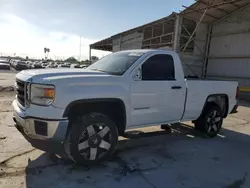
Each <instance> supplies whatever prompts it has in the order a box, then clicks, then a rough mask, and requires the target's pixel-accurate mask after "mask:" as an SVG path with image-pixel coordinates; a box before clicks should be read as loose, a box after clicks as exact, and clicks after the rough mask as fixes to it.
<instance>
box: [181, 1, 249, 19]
mask: <svg viewBox="0 0 250 188" xmlns="http://www.w3.org/2000/svg"><path fill="white" fill-rule="evenodd" d="M249 4H250V1H249V0H197V2H196V3H194V4H192V5H191V6H189V7H187V8H186V9H185V10H183V11H182V12H180V14H181V15H183V16H187V17H188V18H191V19H193V20H196V21H198V20H200V18H201V16H202V14H203V13H204V12H206V13H205V16H204V18H203V22H207V23H213V22H215V21H217V20H220V19H222V18H224V17H225V16H227V15H229V14H231V13H232V12H234V11H236V10H238V9H241V8H243V7H245V6H247V5H249Z"/></svg>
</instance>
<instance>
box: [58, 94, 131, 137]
mask: <svg viewBox="0 0 250 188" xmlns="http://www.w3.org/2000/svg"><path fill="white" fill-rule="evenodd" d="M90 112H99V113H102V114H105V115H107V116H108V117H109V118H110V119H111V120H112V121H114V123H115V124H116V125H117V128H118V132H119V134H120V135H122V134H123V133H124V132H125V129H126V110H125V105H124V103H123V101H122V100H120V99H104V100H103V99H90V100H78V101H74V102H72V103H70V104H69V105H68V106H67V108H66V109H65V112H64V114H63V117H68V118H69V119H71V118H72V117H75V116H77V115H83V114H87V113H90Z"/></svg>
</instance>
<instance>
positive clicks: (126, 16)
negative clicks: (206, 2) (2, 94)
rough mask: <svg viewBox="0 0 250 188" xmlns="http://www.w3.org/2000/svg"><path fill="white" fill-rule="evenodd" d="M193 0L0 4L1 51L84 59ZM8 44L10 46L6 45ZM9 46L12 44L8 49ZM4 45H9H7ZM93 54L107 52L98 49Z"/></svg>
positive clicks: (5, 0)
mask: <svg viewBox="0 0 250 188" xmlns="http://www.w3.org/2000/svg"><path fill="white" fill-rule="evenodd" d="M193 2H194V0H136V1H135V0H39V1H36V0H22V1H20V0H0V4H1V6H0V28H1V30H0V52H2V53H17V54H18V53H20V54H27V55H29V54H30V55H33V56H42V55H43V54H42V50H41V49H43V46H45V45H47V46H48V47H50V48H51V55H53V56H54V57H56V56H71V55H72V56H77V55H79V36H82V41H83V42H82V43H83V46H82V54H83V55H82V58H87V55H88V46H89V44H90V43H93V42H95V41H98V40H100V39H103V38H105V37H109V36H111V35H114V34H116V33H119V32H122V31H125V30H128V29H131V28H133V27H137V26H139V25H142V24H145V23H148V22H150V21H154V20H156V19H159V18H162V17H165V16H168V15H169V14H171V13H172V12H173V11H175V12H179V11H180V10H182V6H181V5H182V4H184V5H190V4H192V3H193ZM6 43H8V44H6ZM10 44H11V45H10ZM6 45H7V46H6ZM94 53H95V55H98V56H102V55H105V53H102V52H99V51H96V52H94Z"/></svg>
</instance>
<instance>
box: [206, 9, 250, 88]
mask: <svg viewBox="0 0 250 188" xmlns="http://www.w3.org/2000/svg"><path fill="white" fill-rule="evenodd" d="M219 34H221V35H219ZM224 34H225V35H224ZM209 57H210V58H209V60H208V67H207V74H208V75H210V76H209V77H216V78H218V77H221V78H222V79H231V80H232V79H233V80H238V81H239V83H240V85H241V86H250V8H247V9H245V10H242V11H240V12H238V13H236V14H235V15H232V16H231V17H228V18H227V19H226V20H223V21H222V22H220V23H217V24H216V25H214V26H213V30H212V38H211V44H210V53H209ZM230 77H231V78H230ZM241 78H242V79H241ZM246 78H249V79H246Z"/></svg>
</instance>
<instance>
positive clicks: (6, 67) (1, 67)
mask: <svg viewBox="0 0 250 188" xmlns="http://www.w3.org/2000/svg"><path fill="white" fill-rule="evenodd" d="M0 70H10V64H9V63H8V62H4V61H0Z"/></svg>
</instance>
